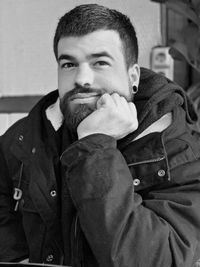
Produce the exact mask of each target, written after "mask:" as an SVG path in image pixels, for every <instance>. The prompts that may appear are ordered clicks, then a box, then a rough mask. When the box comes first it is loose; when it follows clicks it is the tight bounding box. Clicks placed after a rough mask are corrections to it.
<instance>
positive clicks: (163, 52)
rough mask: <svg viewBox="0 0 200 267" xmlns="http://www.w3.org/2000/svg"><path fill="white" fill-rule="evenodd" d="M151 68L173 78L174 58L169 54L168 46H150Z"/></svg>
mask: <svg viewBox="0 0 200 267" xmlns="http://www.w3.org/2000/svg"><path fill="white" fill-rule="evenodd" d="M151 69H152V70H153V71H155V72H156V73H160V74H162V75H164V76H166V77H167V78H169V79H170V80H173V79H174V59H173V58H172V57H171V55H170V54H169V47H163V46H156V47H153V48H152V52H151Z"/></svg>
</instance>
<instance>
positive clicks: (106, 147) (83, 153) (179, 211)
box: [61, 134, 200, 267]
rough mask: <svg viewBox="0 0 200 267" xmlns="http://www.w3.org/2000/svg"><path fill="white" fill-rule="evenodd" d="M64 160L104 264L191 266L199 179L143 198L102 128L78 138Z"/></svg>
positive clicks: (86, 226) (199, 201)
mask: <svg viewBox="0 0 200 267" xmlns="http://www.w3.org/2000/svg"><path fill="white" fill-rule="evenodd" d="M61 160H62V164H63V166H64V168H65V174H66V180H67V183H68V187H69V190H70V193H71V197H72V199H73V201H74V204H75V205H76V207H77V212H78V217H79V220H80V225H81V228H82V231H83V232H84V235H85V237H86V239H87V241H88V243H89V245H90V247H91V249H92V251H93V253H94V255H95V258H96V259H97V261H98V263H99V266H100V267H106V266H109V267H111V266H115V267H121V266H140V267H146V266H148V267H160V266H162V267H169V266H173V267H180V266H185V267H189V266H191V264H192V261H193V257H194V254H195V251H196V250H197V246H198V241H199V239H200V233H199V226H200V215H199V214H200V212H199V211H200V185H199V179H196V182H192V183H186V184H183V185H173V186H171V188H170V187H169V188H166V187H165V189H162V190H161V189H160V190H157V191H156V190H155V191H152V192H151V193H150V195H149V196H148V198H146V199H145V198H142V197H141V195H140V194H138V193H135V192H134V186H133V179H134V178H137V177H132V175H131V173H130V171H129V168H128V166H127V163H126V161H125V159H124V157H123V156H122V154H121V153H120V151H119V150H118V149H117V148H116V142H115V140H114V139H113V138H111V137H109V136H106V135H100V134H96V135H91V136H88V137H86V138H83V139H81V140H79V141H77V142H76V143H74V144H73V145H72V146H71V147H70V148H68V149H67V150H66V151H65V152H64V153H63V155H62V158H61ZM194 164H199V162H197V163H194ZM196 166H197V165H196ZM193 167H194V168H195V166H193ZM193 181H195V179H193Z"/></svg>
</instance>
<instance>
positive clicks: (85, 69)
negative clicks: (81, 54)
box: [75, 63, 94, 87]
mask: <svg viewBox="0 0 200 267" xmlns="http://www.w3.org/2000/svg"><path fill="white" fill-rule="evenodd" d="M93 81H94V73H93V70H92V69H91V67H90V65H89V64H87V63H84V64H82V65H81V66H79V68H78V72H77V75H76V80H75V83H76V84H78V85H81V86H83V87H84V86H86V87H90V86H92V84H93Z"/></svg>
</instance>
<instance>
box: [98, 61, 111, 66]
mask: <svg viewBox="0 0 200 267" xmlns="http://www.w3.org/2000/svg"><path fill="white" fill-rule="evenodd" d="M109 65H110V64H109V63H108V62H107V61H104V60H99V61H97V62H95V66H109Z"/></svg>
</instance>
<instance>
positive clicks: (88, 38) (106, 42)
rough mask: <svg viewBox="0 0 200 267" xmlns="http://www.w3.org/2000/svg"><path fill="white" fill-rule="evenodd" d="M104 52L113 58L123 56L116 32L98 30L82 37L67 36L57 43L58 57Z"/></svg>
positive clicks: (120, 42)
mask: <svg viewBox="0 0 200 267" xmlns="http://www.w3.org/2000/svg"><path fill="white" fill-rule="evenodd" d="M102 51H106V52H108V53H110V54H111V55H114V56H117V55H118V56H119V55H121V56H123V46H122V41H121V39H120V37H119V34H118V32H116V31H113V30H98V31H94V32H92V33H89V34H86V35H83V36H67V37H63V38H61V39H60V40H59V42H58V57H59V56H60V55H61V54H80V55H81V54H82V55H90V54H93V53H99V52H102Z"/></svg>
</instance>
